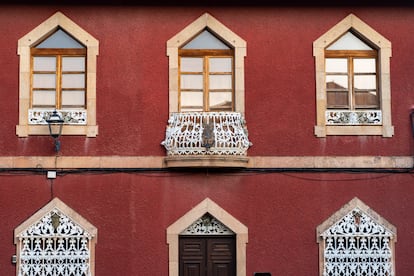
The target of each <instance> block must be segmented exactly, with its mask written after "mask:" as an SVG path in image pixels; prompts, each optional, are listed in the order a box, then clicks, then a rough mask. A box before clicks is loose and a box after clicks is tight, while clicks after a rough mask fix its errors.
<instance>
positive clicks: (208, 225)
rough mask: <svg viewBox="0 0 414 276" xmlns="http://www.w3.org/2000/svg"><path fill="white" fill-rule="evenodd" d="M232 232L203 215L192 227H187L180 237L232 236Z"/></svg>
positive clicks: (211, 217) (212, 218) (215, 220)
mask: <svg viewBox="0 0 414 276" xmlns="http://www.w3.org/2000/svg"><path fill="white" fill-rule="evenodd" d="M233 234H234V232H233V231H231V230H230V229H229V228H227V227H226V226H225V225H224V224H222V223H221V222H220V221H218V220H217V219H216V218H214V217H213V216H211V215H210V214H208V213H207V214H205V215H204V216H202V217H201V218H199V219H198V220H196V221H195V222H194V223H193V224H192V225H190V226H189V227H187V228H186V229H185V230H184V231H183V232H181V235H233Z"/></svg>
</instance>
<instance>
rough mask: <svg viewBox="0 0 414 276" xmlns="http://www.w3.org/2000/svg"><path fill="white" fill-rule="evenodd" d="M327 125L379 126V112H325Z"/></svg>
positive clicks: (380, 115) (380, 117) (380, 118)
mask: <svg viewBox="0 0 414 276" xmlns="http://www.w3.org/2000/svg"><path fill="white" fill-rule="evenodd" d="M325 117H326V124H328V125H381V124H382V113H381V110H369V111H347V110H327V111H326V113H325Z"/></svg>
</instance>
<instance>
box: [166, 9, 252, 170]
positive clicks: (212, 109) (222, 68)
mask: <svg viewBox="0 0 414 276" xmlns="http://www.w3.org/2000/svg"><path fill="white" fill-rule="evenodd" d="M167 55H168V58H169V115H170V118H169V119H168V126H167V130H166V133H165V140H164V141H162V142H161V144H162V145H163V146H164V147H165V149H166V151H167V155H168V157H167V158H166V159H165V161H166V165H167V166H168V167H182V166H184V167H189V166H200V165H201V166H215V167H221V166H237V167H245V166H246V164H247V161H248V160H247V158H246V157H245V156H246V155H247V150H248V148H249V147H250V146H251V143H250V141H249V139H248V137H247V136H248V135H247V126H246V121H245V119H244V113H245V110H244V94H245V91H244V57H245V56H246V42H245V41H244V40H243V39H241V38H240V37H239V36H237V35H236V34H235V33H233V32H232V31H231V30H230V29H228V28H227V27H226V26H224V25H223V24H222V23H220V22H219V21H218V20H217V19H215V18H214V17H213V16H211V15H210V14H208V13H205V14H203V15H202V16H200V17H199V18H198V19H197V20H195V21H194V22H192V23H191V24H189V25H188V26H187V27H185V28H184V29H183V30H182V31H180V32H179V33H178V34H176V35H175V36H173V37H172V38H171V39H169V40H168V41H167ZM217 156H219V157H220V158H216V157H217ZM223 157H225V158H223Z"/></svg>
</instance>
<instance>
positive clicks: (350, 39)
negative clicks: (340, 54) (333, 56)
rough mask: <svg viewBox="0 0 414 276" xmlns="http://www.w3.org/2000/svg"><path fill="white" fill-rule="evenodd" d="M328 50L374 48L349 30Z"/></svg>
mask: <svg viewBox="0 0 414 276" xmlns="http://www.w3.org/2000/svg"><path fill="white" fill-rule="evenodd" d="M327 50H372V48H371V47H370V46H369V45H368V44H366V43H365V42H364V41H362V40H361V39H359V38H358V37H356V36H355V35H354V34H353V33H351V32H347V33H346V34H344V35H343V36H342V37H341V38H340V39H338V40H337V41H335V42H334V43H333V44H331V45H330V46H329V47H328V48H327Z"/></svg>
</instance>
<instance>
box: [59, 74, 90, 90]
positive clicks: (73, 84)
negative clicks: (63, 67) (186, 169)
mask: <svg viewBox="0 0 414 276" xmlns="http://www.w3.org/2000/svg"><path fill="white" fill-rule="evenodd" d="M62 88H85V75H84V74H64V75H62Z"/></svg>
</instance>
